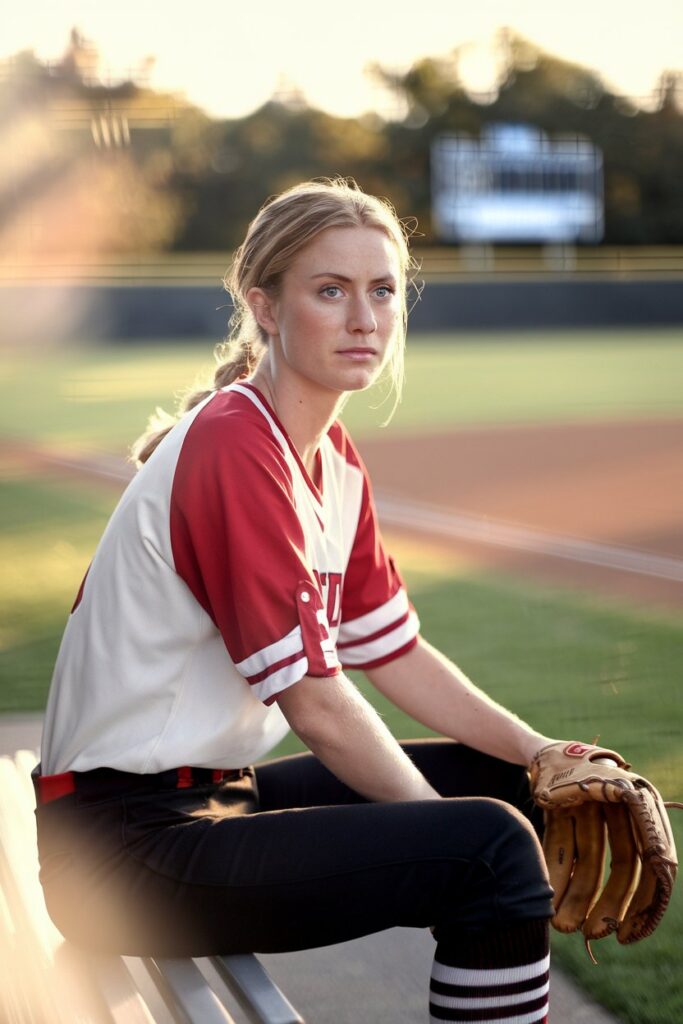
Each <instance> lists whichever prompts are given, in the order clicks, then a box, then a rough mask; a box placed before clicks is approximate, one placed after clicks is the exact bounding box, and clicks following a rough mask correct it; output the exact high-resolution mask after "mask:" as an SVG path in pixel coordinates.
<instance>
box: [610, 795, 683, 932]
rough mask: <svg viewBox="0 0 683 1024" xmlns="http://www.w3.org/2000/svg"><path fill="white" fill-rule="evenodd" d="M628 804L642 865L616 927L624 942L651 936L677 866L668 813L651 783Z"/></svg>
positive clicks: (663, 908) (660, 916) (662, 909)
mask: <svg viewBox="0 0 683 1024" xmlns="http://www.w3.org/2000/svg"><path fill="white" fill-rule="evenodd" d="M627 806H628V810H629V812H630V815H631V820H632V823H633V830H634V832H635V834H636V837H637V840H638V849H639V854H640V859H641V862H642V866H641V874H640V881H639V883H638V888H637V889H636V891H635V893H634V896H633V899H632V900H631V902H630V904H629V906H628V909H627V910H626V913H625V915H624V918H623V921H622V922H621V923H620V925H619V928H618V929H617V938H618V940H619V942H621V943H624V944H627V943H631V942H638V941H639V940H640V939H645V938H647V936H648V935H652V933H653V932H654V930H655V928H656V927H657V925H658V924H659V922H660V921H661V919H662V917H663V916H664V911H665V910H666V908H667V906H668V904H669V900H670V899H671V893H672V891H673V886H674V882H675V880H676V870H677V867H678V859H677V856H676V847H675V844H674V841H673V835H672V833H671V826H670V823H669V819H668V815H667V813H666V809H665V807H664V804H663V802H662V798H661V796H660V795H659V793H658V792H657V790H656V789H655V788H654V786H652V785H650V784H649V783H643V784H642V785H641V786H639V787H638V789H637V790H636V792H635V793H634V794H633V796H631V797H629V799H628V801H627Z"/></svg>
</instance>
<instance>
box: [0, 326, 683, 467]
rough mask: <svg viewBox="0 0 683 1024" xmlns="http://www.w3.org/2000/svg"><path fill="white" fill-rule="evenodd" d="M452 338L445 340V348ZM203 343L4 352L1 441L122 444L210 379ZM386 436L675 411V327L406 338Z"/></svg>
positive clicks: (362, 416)
mask: <svg viewBox="0 0 683 1024" xmlns="http://www.w3.org/2000/svg"><path fill="white" fill-rule="evenodd" d="M448 342H451V344H449V343H448ZM211 347H212V346H211V345H210V344H202V343H199V342H195V343H180V342H178V343H173V344H169V345H165V346H162V345H161V344H159V345H150V344H142V345H134V344H132V343H131V344H126V345H119V346H93V347H89V348H81V349H70V350H66V351H64V350H56V349H55V350H49V349H48V350H47V351H45V352H43V353H41V355H40V363H39V369H38V370H37V369H36V359H35V353H33V352H28V353H26V352H14V353H8V354H7V355H6V358H5V360H4V365H3V368H2V371H1V375H0V398H1V399H2V400H1V401H0V437H10V436H12V437H17V438H23V439H25V440H35V441H39V442H40V443H41V444H48V445H52V446H55V447H59V448H63V447H64V446H67V447H70V446H76V447H84V446H90V447H94V448H107V449H111V450H119V451H124V450H125V449H126V447H127V445H128V444H130V442H131V441H132V440H133V439H134V438H135V437H136V436H137V435H138V434H139V433H140V432H141V431H142V429H143V428H144V426H145V423H146V420H147V416H148V415H149V413H150V412H151V411H152V409H153V408H154V407H155V406H156V405H159V404H160V405H162V406H163V407H164V408H166V409H169V410H172V409H173V408H174V403H175V398H174V396H176V395H177V394H179V393H180V392H182V391H183V390H185V389H186V388H188V387H189V386H191V385H192V384H193V382H194V381H195V380H196V379H197V377H201V376H202V375H204V376H205V375H206V374H209V373H210V372H211V371H212V367H213V362H212V354H211ZM406 366H407V386H406V392H405V398H404V401H403V402H402V404H401V406H400V407H399V409H398V411H397V413H396V416H395V418H394V421H393V423H392V425H391V431H392V434H397V433H415V432H416V431H427V430H435V429H446V428H448V427H450V426H452V425H472V424H485V423H502V422H544V421H553V420H555V421H556V420H581V419H598V420H600V419H611V418H615V417H625V418H628V417H643V416H647V417H664V416H672V415H680V414H681V413H682V412H683V331H682V330H680V329H670V330H661V329H659V330H656V331H655V330H652V331H642V330H641V331H636V330H634V331H622V332H619V333H618V334H617V333H609V332H604V331H603V332H575V333H570V332H548V333H543V334H542V335H540V334H539V335H530V334H529V333H526V334H524V335H514V334H510V335H506V336H504V337H501V336H500V335H485V334H482V335H462V334H460V335H454V336H442V337H440V338H438V337H436V338H435V337H434V336H429V337H428V338H427V337H419V336H417V335H416V336H414V337H411V338H410V339H409V345H408V351H407V360H406ZM379 397H380V396H379V394H378V395H376V396H373V397H372V398H370V400H369V396H368V395H358V396H355V397H354V398H353V399H352V400H351V401H350V402H349V404H348V406H347V408H346V410H345V412H344V418H345V420H346V421H347V423H348V424H349V426H350V427H351V429H352V430H353V431H354V432H355V433H356V434H357V435H361V434H364V433H368V432H374V431H375V430H376V429H377V427H378V425H379V424H380V423H381V422H382V419H383V418H384V416H385V415H386V412H387V411H388V405H384V406H380V407H379V408H374V409H373V408H372V406H373V405H375V406H376V405H377V402H378V400H379Z"/></svg>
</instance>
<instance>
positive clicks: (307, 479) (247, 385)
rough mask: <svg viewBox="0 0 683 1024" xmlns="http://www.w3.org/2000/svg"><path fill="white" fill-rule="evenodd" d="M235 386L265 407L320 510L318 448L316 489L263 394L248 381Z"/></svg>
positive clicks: (320, 469) (322, 481)
mask: <svg viewBox="0 0 683 1024" xmlns="http://www.w3.org/2000/svg"><path fill="white" fill-rule="evenodd" d="M235 384H237V385H238V386H239V387H241V388H245V389H246V390H248V391H251V392H252V394H254V395H255V396H256V397H257V398H258V400H259V402H261V404H262V405H263V406H264V407H265V409H266V411H267V412H268V415H269V416H270V417H271V418H272V420H273V422H274V423H275V426H276V427H277V428H278V430H279V431H280V433H281V434H282V436H283V437H284V439H285V441H286V442H287V444H288V446H289V450H290V452H291V453H292V456H293V458H294V460H295V461H296V464H297V466H298V467H299V470H300V472H301V475H302V477H303V478H304V481H305V483H306V486H307V487H308V489H309V491H310V492H311V494H312V495H313V497H314V498H315V500H316V501H317V502H318V504H319V505H320V507H321V508H322V505H323V488H324V484H325V481H324V474H323V457H322V451H321V450H320V448H318V450H317V452H316V453H315V458H316V463H317V466H318V473H319V476H320V487H317V486H316V484H315V483H314V481H313V479H312V478H311V476H310V474H309V472H308V470H307V469H306V467H305V466H304V463H303V460H302V458H301V456H300V455H299V452H298V451H297V449H296V446H295V445H294V442H293V441H292V439H291V437H290V436H289V434H288V433H287V431H286V430H285V428H284V427H283V425H282V423H281V422H280V420H279V419H278V416H277V413H276V412H275V410H274V409H273V408H272V406H271V405H270V403H269V402H268V400H267V398H266V397H265V395H264V394H263V392H262V391H259V389H258V388H257V387H255V386H254V385H253V384H250V383H249V382H248V381H244V380H236V381H235Z"/></svg>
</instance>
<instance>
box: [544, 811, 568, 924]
mask: <svg viewBox="0 0 683 1024" xmlns="http://www.w3.org/2000/svg"><path fill="white" fill-rule="evenodd" d="M543 853H544V854H545V861H546V864H547V865H548V877H549V880H550V884H551V886H552V889H553V893H554V895H553V908H554V909H555V910H556V911H557V909H558V907H559V906H560V904H561V902H562V900H563V899H564V894H565V893H566V891H567V887H568V886H569V880H570V878H571V877H572V870H573V868H574V860H575V858H576V847H575V843H574V818H573V813H572V811H571V810H568V809H566V808H563V809H562V810H558V811H548V812H547V813H546V815H545V831H544V833H543Z"/></svg>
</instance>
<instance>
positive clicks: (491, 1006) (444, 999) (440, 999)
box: [429, 981, 550, 1010]
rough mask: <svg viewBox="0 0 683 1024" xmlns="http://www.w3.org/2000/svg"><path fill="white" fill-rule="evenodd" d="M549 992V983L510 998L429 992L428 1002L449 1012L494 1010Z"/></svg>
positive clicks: (527, 1001)
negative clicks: (449, 1010) (470, 996)
mask: <svg viewBox="0 0 683 1024" xmlns="http://www.w3.org/2000/svg"><path fill="white" fill-rule="evenodd" d="M549 991H550V982H548V981H546V983H545V985H542V986H541V987H540V988H534V989H531V990H530V991H528V992H516V993H515V994H514V995H512V996H474V997H473V998H471V999H470V998H467V997H466V996H446V995H442V994H441V993H440V992H430V993H429V1000H430V1002H432V1003H435V1004H436V1006H446V1007H448V1008H449V1009H451V1010H496V1009H498V1008H500V1007H503V1006H515V1005H516V1004H518V1003H529V1002H531V1000H532V999H540V997H541V996H547V995H548V992H549Z"/></svg>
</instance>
